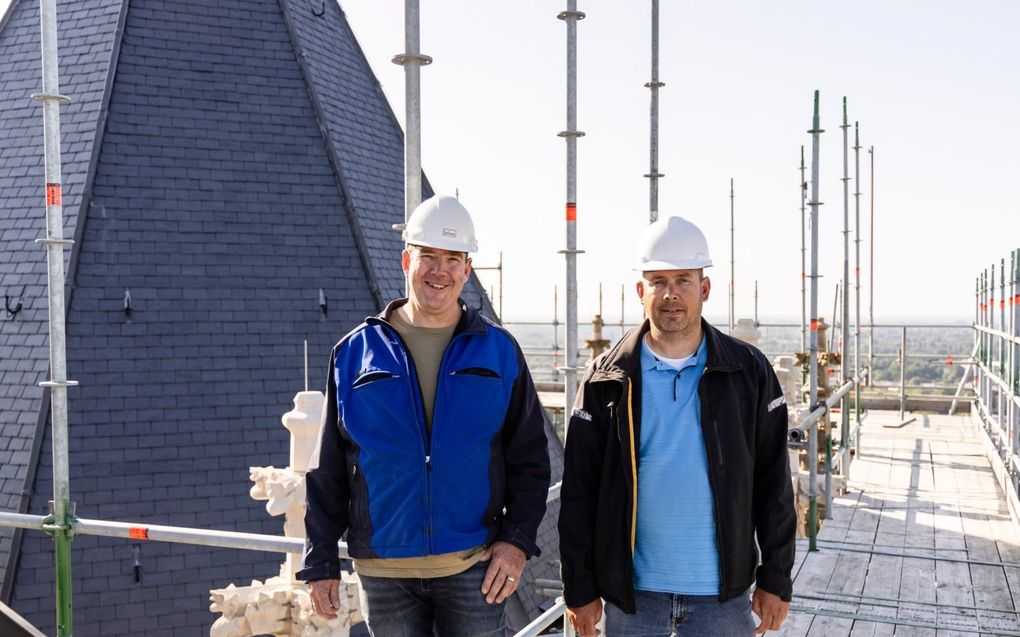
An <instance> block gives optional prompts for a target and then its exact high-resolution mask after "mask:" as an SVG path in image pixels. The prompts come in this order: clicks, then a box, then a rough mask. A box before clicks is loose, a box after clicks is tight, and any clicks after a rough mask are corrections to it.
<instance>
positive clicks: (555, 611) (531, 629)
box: [514, 597, 567, 637]
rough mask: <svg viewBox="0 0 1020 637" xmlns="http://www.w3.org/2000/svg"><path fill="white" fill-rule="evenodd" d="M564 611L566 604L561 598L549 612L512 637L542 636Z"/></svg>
mask: <svg viewBox="0 0 1020 637" xmlns="http://www.w3.org/2000/svg"><path fill="white" fill-rule="evenodd" d="M566 611H567V604H566V602H564V601H563V598H562V597H559V598H557V599H556V603H555V604H553V605H552V607H551V608H549V610H547V611H545V612H544V613H542V614H541V615H539V616H538V617H536V618H535V621H533V622H531V623H530V624H528V625H527V626H525V627H524V628H523V629H521V632H519V633H517V634H516V635H514V637H536V636H537V635H540V634H542V633H543V632H544V631H545V629H546V628H548V627H549V626H550V625H552V623H553V622H555V621H556V620H558V619H559V618H560V617H562V616H563V614H564V613H565V612H566Z"/></svg>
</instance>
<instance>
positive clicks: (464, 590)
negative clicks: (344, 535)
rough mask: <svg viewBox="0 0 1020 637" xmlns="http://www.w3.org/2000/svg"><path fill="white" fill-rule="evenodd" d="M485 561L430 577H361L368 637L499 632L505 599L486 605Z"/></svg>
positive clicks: (493, 635)
mask: <svg viewBox="0 0 1020 637" xmlns="http://www.w3.org/2000/svg"><path fill="white" fill-rule="evenodd" d="M488 568H489V562H488V561H484V562H478V563H477V564H475V565H474V566H472V567H471V568H469V569H468V570H466V571H464V572H463V573H458V574H456V575H450V576H449V577H434V578H429V579H418V578H396V577H367V576H364V575H362V576H360V578H361V601H362V611H363V612H364V614H365V620H366V621H367V622H368V630H369V632H370V633H371V634H372V637H433V635H434V636H435V637H503V634H504V632H505V630H506V617H505V614H504V613H505V603H504V604H489V603H487V602H486V601H485V598H484V597H483V596H482V580H483V579H484V578H485V571H486V569H488Z"/></svg>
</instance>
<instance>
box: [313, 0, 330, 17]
mask: <svg viewBox="0 0 1020 637" xmlns="http://www.w3.org/2000/svg"><path fill="white" fill-rule="evenodd" d="M309 6H310V7H311V9H312V15H314V16H315V17H316V18H321V17H322V16H324V15H326V0H322V2H320V3H319V10H318V11H316V10H315V3H314V2H309Z"/></svg>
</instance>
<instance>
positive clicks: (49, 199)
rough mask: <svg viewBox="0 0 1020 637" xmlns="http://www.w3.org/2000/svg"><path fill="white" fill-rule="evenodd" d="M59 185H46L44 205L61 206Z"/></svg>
mask: <svg viewBox="0 0 1020 637" xmlns="http://www.w3.org/2000/svg"><path fill="white" fill-rule="evenodd" d="M61 200H62V197H61V193H60V184H46V205H47V206H61V205H63V204H62V203H61Z"/></svg>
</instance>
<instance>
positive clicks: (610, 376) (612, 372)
mask: <svg viewBox="0 0 1020 637" xmlns="http://www.w3.org/2000/svg"><path fill="white" fill-rule="evenodd" d="M650 328H651V323H649V321H648V319H645V320H644V322H643V323H642V324H641V325H639V326H638V327H635V328H634V329H632V330H631V331H629V332H627V333H626V334H625V335H624V337H623V338H621V339H620V341H619V342H618V343H617V344H616V345H615V346H614V347H613V349H611V350H609V351H608V352H606V353H605V354H603V355H602V356H601V357H599V358H598V359H597V360H596V361H595V363H594V365H595V371H594V372H592V377H591V380H592V382H598V381H604V380H623V379H624V378H627V377H631V378H633V377H634V376H636V375H638V374H640V373H641V339H643V338H644V336H645V334H646V333H647V332H648V330H649V329H650ZM701 330H702V333H703V334H704V335H705V341H706V342H707V344H708V362H707V364H706V365H705V371H706V372H707V371H712V370H716V371H723V372H733V371H737V370H739V369H740V368H741V364H740V359H739V358H738V356H737V349H736V348H738V347H740V345H739V344H737V342H736V341H734V340H733V338H731V337H729V336H726V335H725V334H723V333H722V332H720V331H719V330H717V329H716V328H714V327H712V326H711V325H710V324H709V323H708V321H706V320H705V319H704V318H702V319H701Z"/></svg>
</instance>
